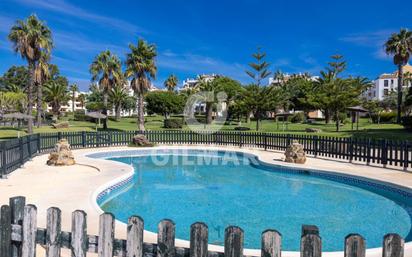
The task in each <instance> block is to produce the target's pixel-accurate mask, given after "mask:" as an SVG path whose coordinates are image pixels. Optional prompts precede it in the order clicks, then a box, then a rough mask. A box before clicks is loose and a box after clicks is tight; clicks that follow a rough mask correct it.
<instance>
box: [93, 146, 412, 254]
mask: <svg viewBox="0 0 412 257" xmlns="http://www.w3.org/2000/svg"><path fill="white" fill-rule="evenodd" d="M109 156H110V154H109ZM105 158H107V154H106V157H105ZM107 159H110V160H113V161H118V162H122V163H127V164H130V165H133V167H134V170H135V174H134V176H133V178H132V180H131V182H130V183H128V184H126V185H125V186H123V187H122V188H120V189H118V190H113V191H111V192H110V193H107V194H105V195H103V196H102V197H100V198H99V199H98V204H99V205H100V206H101V208H102V209H103V210H104V211H107V212H111V213H113V214H114V215H115V216H116V218H117V219H118V220H120V221H123V222H127V219H128V217H129V216H131V215H133V214H137V215H139V216H141V217H142V218H143V219H144V221H145V229H146V230H149V231H153V232H156V229H157V223H158V222H159V221H160V220H161V219H164V218H169V219H172V220H173V221H174V222H175V223H176V236H177V237H178V238H181V239H189V228H190V225H191V224H192V223H194V222H196V221H203V222H205V223H206V224H208V226H209V242H210V243H213V244H223V239H224V229H225V227H226V226H228V225H237V226H240V227H242V228H243V230H244V231H245V247H247V248H259V247H260V235H261V232H262V231H264V230H265V229H267V228H274V229H277V230H278V231H279V232H281V233H282V248H283V249H284V250H291V251H296V250H299V242H300V234H301V226H302V224H314V225H317V226H318V227H319V229H320V235H321V237H322V240H323V250H325V251H340V250H343V241H344V238H345V236H346V235H348V234H350V233H359V234H361V235H363V236H364V237H365V238H366V241H367V247H368V248H373V247H380V246H381V244H382V238H383V236H384V235H385V234H386V233H399V234H400V235H401V236H403V237H404V238H406V240H411V239H412V232H411V217H412V201H411V200H412V199H411V198H409V197H408V196H402V195H400V194H398V193H394V192H391V191H389V190H387V189H382V188H381V189H378V188H377V187H375V186H371V185H369V184H367V183H359V182H354V181H348V180H345V181H343V180H342V177H340V179H338V178H334V177H333V176H332V177H327V178H325V177H324V176H321V175H317V174H319V173H316V172H315V173H313V172H304V171H299V170H295V169H290V168H284V167H276V166H270V167H269V166H264V165H263V164H260V163H258V162H257V161H256V159H255V158H251V157H250V156H243V155H240V154H234V153H229V154H227V153H226V154H225V153H224V152H214V153H211V152H208V153H207V154H204V153H198V152H190V151H189V152H185V153H167V152H162V153H160V152H157V153H156V152H155V153H150V155H148V156H124V157H112V158H107ZM355 183H356V184H355Z"/></svg>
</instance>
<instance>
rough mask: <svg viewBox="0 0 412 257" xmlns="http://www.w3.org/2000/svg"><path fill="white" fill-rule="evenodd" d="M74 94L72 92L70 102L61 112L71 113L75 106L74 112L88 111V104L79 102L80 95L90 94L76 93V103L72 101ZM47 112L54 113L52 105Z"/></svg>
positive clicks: (63, 106)
mask: <svg viewBox="0 0 412 257" xmlns="http://www.w3.org/2000/svg"><path fill="white" fill-rule="evenodd" d="M72 94H73V93H72V92H70V100H69V101H68V102H67V104H65V105H62V106H61V108H60V111H61V112H71V111H72V110H73V104H74V111H78V110H86V102H84V103H81V102H80V101H79V100H78V98H79V95H81V94H83V95H88V94H89V92H75V93H74V95H75V98H76V100H75V101H74V103H73V101H72ZM47 111H48V112H51V111H52V106H51V105H50V104H49V105H47Z"/></svg>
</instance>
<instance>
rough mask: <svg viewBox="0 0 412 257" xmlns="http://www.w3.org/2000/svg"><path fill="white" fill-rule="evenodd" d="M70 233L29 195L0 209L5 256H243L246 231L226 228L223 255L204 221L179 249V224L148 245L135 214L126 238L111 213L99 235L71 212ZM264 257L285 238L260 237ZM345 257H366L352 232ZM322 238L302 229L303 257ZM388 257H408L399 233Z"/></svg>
mask: <svg viewBox="0 0 412 257" xmlns="http://www.w3.org/2000/svg"><path fill="white" fill-rule="evenodd" d="M71 224H72V226H71V231H70V232H67V231H62V230H61V211H60V209H58V208H55V207H52V208H49V209H48V210H47V225H46V228H38V227H37V208H36V206H34V205H25V198H24V197H14V198H11V199H10V203H9V205H3V206H2V207H1V209H0V257H35V254H36V246H37V245H41V246H42V247H44V248H45V252H46V256H47V257H60V253H61V249H62V248H66V249H70V251H71V256H74V257H85V256H86V254H87V253H97V254H98V257H112V256H120V257H155V256H156V257H243V256H244V253H243V240H244V233H243V230H242V229H241V228H239V227H236V226H229V227H227V228H226V230H225V239H224V252H222V253H220V252H211V251H208V227H207V225H206V224H204V223H202V222H197V223H194V224H193V225H192V226H191V227H190V247H189V248H181V247H176V246H175V224H174V222H173V221H171V220H167V219H165V220H162V221H160V223H159V224H158V236H157V243H156V244H148V243H144V242H143V230H144V225H143V224H144V222H143V220H142V219H141V218H140V217H139V216H131V217H130V218H129V220H128V224H127V235H125V236H126V237H125V238H127V239H126V240H124V239H116V238H115V236H114V235H115V218H114V216H113V215H112V214H110V213H104V214H102V215H100V219H99V234H98V235H88V234H87V214H86V213H85V212H84V211H79V210H78V211H74V212H73V213H72V221H71ZM261 242H262V243H261V257H281V249H282V236H281V234H280V233H279V232H278V231H276V230H273V229H267V230H265V231H263V232H262V236H261ZM343 245H344V257H365V240H364V238H363V237H362V236H361V235H358V234H350V235H348V236H347V237H346V238H345V239H344V240H343ZM321 255H322V239H321V237H320V235H319V230H318V228H317V227H316V226H303V227H302V237H301V242H300V256H301V257H321ZM382 256H383V257H403V256H404V239H403V238H402V237H400V236H399V235H397V234H387V235H386V236H385V237H384V238H383V245H382Z"/></svg>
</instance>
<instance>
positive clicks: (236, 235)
mask: <svg viewBox="0 0 412 257" xmlns="http://www.w3.org/2000/svg"><path fill="white" fill-rule="evenodd" d="M243 240H244V239H243V230H242V229H241V228H240V227H236V226H230V227H227V228H226V229H225V257H243Z"/></svg>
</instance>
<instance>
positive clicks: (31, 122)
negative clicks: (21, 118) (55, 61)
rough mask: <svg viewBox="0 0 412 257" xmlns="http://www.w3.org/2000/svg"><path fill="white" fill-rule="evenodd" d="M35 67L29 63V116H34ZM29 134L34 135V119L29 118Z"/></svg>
mask: <svg viewBox="0 0 412 257" xmlns="http://www.w3.org/2000/svg"><path fill="white" fill-rule="evenodd" d="M35 68H36V67H35V66H34V63H33V62H29V70H30V78H29V85H28V86H27V115H30V116H31V115H32V111H33V86H34V72H35ZM27 133H28V134H32V133H33V119H32V118H29V119H28V121H27Z"/></svg>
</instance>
